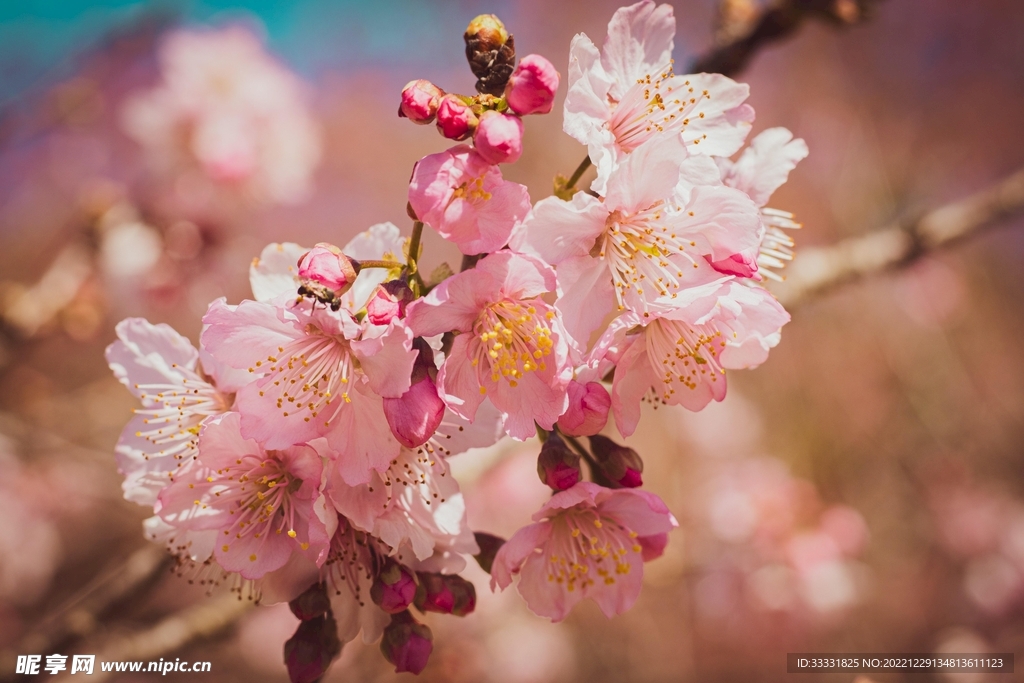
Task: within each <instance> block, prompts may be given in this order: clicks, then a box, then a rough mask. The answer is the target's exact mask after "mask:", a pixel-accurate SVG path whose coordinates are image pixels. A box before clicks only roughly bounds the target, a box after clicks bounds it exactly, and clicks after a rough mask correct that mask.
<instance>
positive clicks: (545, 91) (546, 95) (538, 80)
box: [505, 55, 561, 116]
mask: <svg viewBox="0 0 1024 683" xmlns="http://www.w3.org/2000/svg"><path fill="white" fill-rule="evenodd" d="M560 78H561V77H560V76H559V73H558V70H557V69H555V67H554V65H553V64H552V63H551V62H549V61H548V60H547V59H545V58H544V57H541V56H540V55H526V56H525V57H523V58H522V60H520V62H519V66H517V67H516V70H515V71H513V72H512V76H511V77H510V78H509V79H508V85H506V86H505V100H506V101H507V102H508V106H509V107H511V108H512V111H514V112H515V113H517V114H519V115H520V116H525V115H527V114H547V113H548V112H550V111H551V105H552V104H553V103H554V101H555V93H556V92H557V91H558V82H559V80H560Z"/></svg>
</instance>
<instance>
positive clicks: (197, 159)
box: [122, 26, 321, 203]
mask: <svg viewBox="0 0 1024 683" xmlns="http://www.w3.org/2000/svg"><path fill="white" fill-rule="evenodd" d="M159 60H160V68H161V76H162V79H161V81H160V83H159V84H158V85H157V86H156V87H155V88H153V89H151V90H148V91H144V92H140V93H137V94H135V95H134V96H132V97H130V98H129V99H128V100H127V102H126V103H125V106H124V109H123V111H122V123H123V126H124V129H125V131H126V132H127V133H128V134H129V135H130V136H131V137H132V138H134V139H135V140H136V141H137V142H139V144H141V145H142V147H143V148H144V149H145V151H146V153H147V155H148V156H149V158H150V160H151V161H152V163H153V165H154V166H155V167H156V168H157V169H158V170H159V171H160V172H162V173H166V174H169V175H172V176H175V175H179V174H182V173H185V172H187V171H189V170H190V169H194V168H198V169H200V170H201V171H202V172H203V174H204V175H205V177H206V178H207V179H208V180H209V181H210V182H211V183H213V184H214V185H216V186H218V187H220V188H238V189H241V190H242V191H243V192H244V193H245V194H246V195H248V196H249V197H251V198H254V199H256V200H258V201H265V202H270V203H294V202H297V201H301V200H302V199H304V198H305V197H306V196H307V195H308V193H309V191H310V185H311V180H312V174H313V171H314V169H315V167H316V165H317V163H318V162H319V160H320V153H321V148H320V129H319V125H318V124H317V122H316V121H315V120H314V118H313V116H312V115H311V113H310V111H309V109H308V104H307V101H308V99H309V98H308V94H307V92H306V89H305V86H304V85H303V84H302V83H301V82H300V81H299V79H298V78H297V77H296V76H295V75H294V74H293V73H291V72H290V71H289V70H288V69H287V68H285V67H284V66H282V65H281V64H280V63H279V62H278V61H277V60H275V59H274V58H273V57H271V56H270V55H269V54H267V52H266V51H265V49H264V47H263V45H262V41H261V40H260V39H259V38H258V37H257V36H256V35H254V34H253V33H252V32H251V31H250V30H248V29H246V28H244V27H242V26H229V27H226V28H223V29H216V30H202V31H197V30H177V31H174V32H173V33H171V34H169V35H168V36H167V37H166V38H165V40H164V42H163V44H162V45H161V48H160V53H159Z"/></svg>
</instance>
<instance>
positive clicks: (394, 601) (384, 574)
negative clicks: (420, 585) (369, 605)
mask: <svg viewBox="0 0 1024 683" xmlns="http://www.w3.org/2000/svg"><path fill="white" fill-rule="evenodd" d="M415 597H416V579H414V578H413V575H412V573H411V572H410V571H409V570H408V569H406V568H405V567H403V566H402V565H400V564H398V563H397V562H395V561H394V560H388V561H387V563H386V564H385V565H384V569H383V570H381V573H380V574H379V575H378V576H377V579H376V580H375V581H374V582H373V585H372V586H370V598H371V599H372V600H373V602H374V603H375V604H376V605H377V606H378V607H380V608H381V609H382V610H384V611H385V612H387V613H388V614H397V613H398V612H402V611H404V610H405V609H406V608H408V607H409V605H411V604H412V601H413V599H414V598H415Z"/></svg>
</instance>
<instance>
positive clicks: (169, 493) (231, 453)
mask: <svg viewBox="0 0 1024 683" xmlns="http://www.w3.org/2000/svg"><path fill="white" fill-rule="evenodd" d="M239 430H240V420H239V415H238V414H237V413H227V414H225V415H223V416H219V417H216V418H213V419H211V420H210V421H209V422H207V423H206V425H204V427H203V430H202V432H201V433H200V435H199V450H200V456H199V461H198V465H199V467H197V468H195V469H194V470H193V471H192V472H191V473H190V475H189V476H187V477H179V478H178V479H177V480H176V481H175V482H174V483H172V484H171V485H170V486H168V487H167V488H166V489H164V491H162V492H161V494H160V498H159V500H158V505H157V508H156V512H157V514H158V515H159V516H160V517H161V518H162V519H163V520H164V521H166V522H167V523H169V524H171V525H172V526H177V527H181V528H186V529H196V530H216V531H218V532H221V534H222V535H221V536H218V539H219V541H218V544H217V545H216V546H215V547H214V550H213V554H214V558H215V559H216V560H217V563H218V564H219V565H220V566H221V567H223V568H224V569H226V570H228V571H233V572H238V573H240V574H241V575H242V577H243V578H246V579H256V578H260V577H262V576H263V575H265V574H266V573H268V572H271V571H273V570H275V569H280V568H281V567H283V566H284V565H285V563H286V562H287V561H288V559H289V557H290V556H291V555H292V553H294V552H303V553H306V554H307V555H308V557H309V558H310V559H312V560H314V561H315V562H316V563H317V564H323V563H324V562H325V561H326V559H327V554H328V546H329V544H330V538H331V535H332V534H333V533H334V528H335V526H336V524H337V518H336V513H335V512H334V511H333V510H332V509H330V508H329V507H328V506H327V505H326V499H325V498H324V495H323V494H322V493H321V492H320V481H321V477H322V469H323V466H322V463H321V459H320V457H319V456H318V455H317V454H316V452H315V451H314V450H313V449H311V448H309V447H307V446H294V447H290V448H286V449H282V450H274V451H268V450H266V449H264V448H263V447H262V446H260V445H259V444H257V443H256V442H255V441H253V440H252V439H245V438H243V437H242V434H241V432H240V431H239Z"/></svg>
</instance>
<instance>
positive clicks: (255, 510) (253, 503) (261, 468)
mask: <svg viewBox="0 0 1024 683" xmlns="http://www.w3.org/2000/svg"><path fill="white" fill-rule="evenodd" d="M206 480H207V481H208V482H210V483H211V484H214V485H215V486H214V487H213V488H212V489H211V492H212V493H213V495H214V497H215V498H216V499H217V502H216V504H217V506H218V507H221V506H223V507H227V509H228V512H229V514H231V515H233V516H234V517H235V523H234V527H235V529H236V532H235V538H238V539H240V538H244V537H246V536H248V535H249V534H252V535H253V538H263V539H266V537H267V536H269V535H270V534H271V533H276V534H280V533H284V532H287V533H288V536H289V537H291V538H295V537H296V532H295V521H296V520H295V516H296V511H295V506H294V505H293V504H292V496H293V495H294V493H295V492H296V491H298V490H299V487H301V486H302V481H301V480H300V479H297V478H295V477H293V476H292V475H291V474H290V473H289V472H288V471H287V470H286V469H285V467H284V464H283V463H282V462H281V461H280V460H278V459H277V458H276V457H274V452H273V451H271V452H270V453H269V454H268V457H267V458H260V457H258V456H256V455H243V456H241V457H239V458H238V459H237V460H236V461H235V465H234V466H231V467H227V468H224V469H219V470H217V471H216V473H215V475H211V476H209V477H207V478H206ZM217 484H220V485H219V486H217ZM196 505H203V503H202V502H201V501H198V500H197V501H196ZM225 533H228V532H225ZM301 546H302V549H303V550H305V549H306V548H307V547H309V544H308V543H301ZM228 548H229V546H228V545H225V546H224V548H223V550H224V552H227V551H228ZM250 559H251V560H253V561H255V555H253V556H251V557H250Z"/></svg>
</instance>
